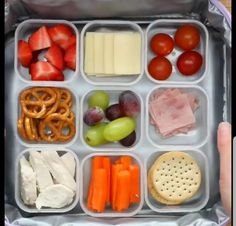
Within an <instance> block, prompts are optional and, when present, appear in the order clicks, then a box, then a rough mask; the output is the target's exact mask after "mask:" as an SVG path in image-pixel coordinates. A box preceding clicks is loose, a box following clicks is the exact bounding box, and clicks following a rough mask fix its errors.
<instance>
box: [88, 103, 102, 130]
mask: <svg viewBox="0 0 236 226" xmlns="http://www.w3.org/2000/svg"><path fill="white" fill-rule="evenodd" d="M103 119H104V112H103V110H102V109H101V108H100V107H92V108H89V109H88V110H87V111H86V113H85V115H84V123H86V124H87V125H88V126H94V125H96V124H97V123H99V122H100V121H102V120H103Z"/></svg>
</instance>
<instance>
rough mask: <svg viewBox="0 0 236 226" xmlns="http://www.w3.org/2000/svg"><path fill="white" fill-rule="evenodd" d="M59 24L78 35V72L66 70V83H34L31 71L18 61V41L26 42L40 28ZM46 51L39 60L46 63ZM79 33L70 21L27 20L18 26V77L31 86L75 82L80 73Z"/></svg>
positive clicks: (16, 60) (16, 34) (61, 82)
mask: <svg viewBox="0 0 236 226" xmlns="http://www.w3.org/2000/svg"><path fill="white" fill-rule="evenodd" d="M57 24H65V25H67V26H69V27H71V28H72V30H73V31H74V33H75V35H76V70H75V71H73V70H70V69H65V70H64V71H63V74H64V77H65V80H64V81H32V80H31V77H30V74H29V69H28V68H25V67H23V66H22V65H20V63H19V61H18V58H17V56H18V41H19V40H25V41H27V40H28V38H29V36H30V35H31V34H32V33H33V32H34V31H36V30H37V29H38V28H40V27H41V26H43V25H45V26H48V27H52V26H54V25H57ZM45 52H46V51H45V50H43V51H42V54H39V56H38V58H39V59H41V60H43V61H44V57H43V55H44V54H45ZM78 62H79V32H78V29H77V28H76V27H75V25H74V24H73V23H71V22H69V21H66V20H38V19H31V20H26V21H24V22H22V23H21V24H19V25H18V26H17V29H16V32H15V59H14V67H15V72H16V74H17V75H18V77H19V78H20V79H21V80H22V81H24V82H26V83H28V84H29V85H31V84H43V83H46V84H49V83H52V84H57V83H59V84H65V83H68V82H70V81H73V80H74V79H75V78H76V76H78V73H79V63H78Z"/></svg>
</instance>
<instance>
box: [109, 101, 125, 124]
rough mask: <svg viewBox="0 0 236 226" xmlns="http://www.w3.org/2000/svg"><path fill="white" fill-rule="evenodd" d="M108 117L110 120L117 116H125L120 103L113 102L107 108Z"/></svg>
mask: <svg viewBox="0 0 236 226" xmlns="http://www.w3.org/2000/svg"><path fill="white" fill-rule="evenodd" d="M105 113H106V117H107V119H108V120H110V121H113V120H115V119H117V118H120V117H123V116H125V115H124V113H123V112H122V110H121V108H120V105H119V104H113V105H111V106H109V107H108V108H107V109H106V112H105Z"/></svg>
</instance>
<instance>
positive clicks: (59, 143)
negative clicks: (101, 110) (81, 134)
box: [15, 83, 79, 147]
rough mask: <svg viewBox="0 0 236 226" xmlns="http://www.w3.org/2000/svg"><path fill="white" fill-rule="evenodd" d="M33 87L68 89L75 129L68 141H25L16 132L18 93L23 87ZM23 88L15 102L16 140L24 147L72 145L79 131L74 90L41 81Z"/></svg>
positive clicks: (77, 98) (77, 107)
mask: <svg viewBox="0 0 236 226" xmlns="http://www.w3.org/2000/svg"><path fill="white" fill-rule="evenodd" d="M33 87H55V88H65V89H68V90H69V91H70V92H71V94H72V98H73V99H72V101H73V105H72V111H73V112H74V114H75V129H76V132H75V135H74V137H73V138H72V139H71V140H70V141H68V142H52V143H47V142H44V141H40V142H35V141H27V140H24V139H23V138H22V137H21V136H20V135H19V133H18V129H17V121H18V119H19V118H20V114H21V106H20V94H21V92H22V91H23V90H25V89H28V88H33ZM25 89H23V90H20V92H19V93H18V94H17V96H18V103H17V106H18V109H17V114H15V117H16V118H15V125H16V126H15V134H16V135H17V140H18V141H19V142H20V143H21V144H22V145H24V146H26V147H38V146H40V147H47V146H58V145H62V146H69V145H72V144H73V143H74V142H75V141H76V139H77V137H78V131H79V129H78V128H79V97H78V95H76V94H75V92H74V91H73V90H72V89H71V88H69V87H67V86H62V85H59V84H58V85H57V86H55V85H50V86H49V85H46V84H45V83H42V84H41V85H35V84H34V85H31V86H28V87H26V88H25Z"/></svg>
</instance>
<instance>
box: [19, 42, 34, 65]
mask: <svg viewBox="0 0 236 226" xmlns="http://www.w3.org/2000/svg"><path fill="white" fill-rule="evenodd" d="M32 58H33V55H32V50H31V49H30V46H29V44H28V42H26V41H23V40H19V41H18V60H19V61H20V63H21V65H22V66H24V67H29V65H30V63H31V60H32Z"/></svg>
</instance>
